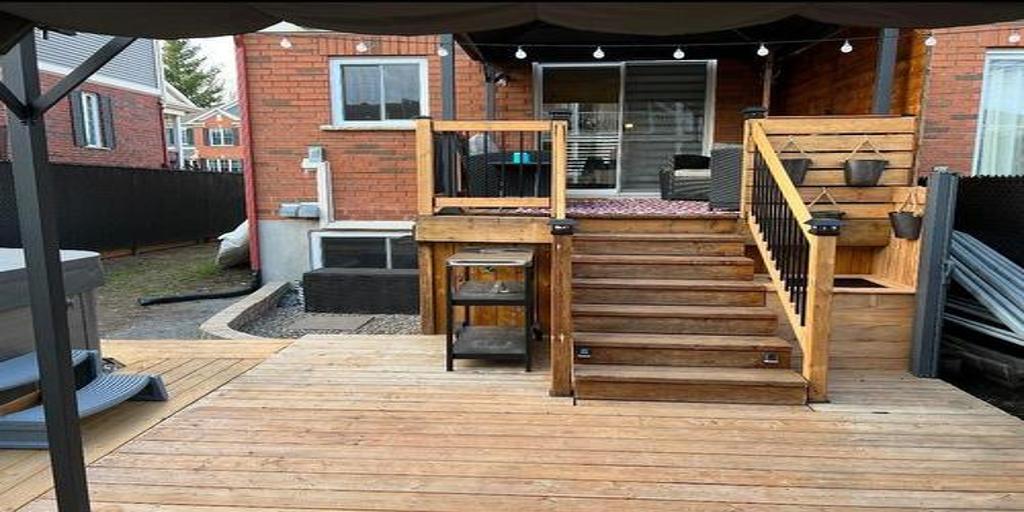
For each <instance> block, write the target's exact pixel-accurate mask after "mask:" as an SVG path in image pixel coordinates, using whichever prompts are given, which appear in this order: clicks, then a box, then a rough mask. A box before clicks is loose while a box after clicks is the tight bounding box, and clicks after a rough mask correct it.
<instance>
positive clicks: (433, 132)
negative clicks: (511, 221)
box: [416, 119, 567, 219]
mask: <svg viewBox="0 0 1024 512" xmlns="http://www.w3.org/2000/svg"><path fill="white" fill-rule="evenodd" d="M566 130H567V125H566V123H565V121H435V120H432V119H419V120H417V121H416V162H417V173H418V174H417V176H418V178H417V180H418V186H417V190H418V191H417V194H418V197H417V211H418V213H419V215H434V214H435V213H437V212H438V211H439V210H441V209H442V208H463V209H501V208H535V209H547V210H548V213H549V215H550V217H551V218H554V219H564V218H565V178H566V152H565V151H566V150H565V147H566V146H565V136H566Z"/></svg>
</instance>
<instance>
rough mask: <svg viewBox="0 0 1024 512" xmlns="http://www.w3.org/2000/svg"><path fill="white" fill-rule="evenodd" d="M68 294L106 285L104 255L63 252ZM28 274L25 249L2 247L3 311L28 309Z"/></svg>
mask: <svg viewBox="0 0 1024 512" xmlns="http://www.w3.org/2000/svg"><path fill="white" fill-rule="evenodd" d="M60 259H61V262H62V264H63V267H64V291H65V293H66V294H67V295H69V296H70V295H76V294H79V293H82V292H84V291H87V290H91V289H93V288H96V287H98V286H101V285H102V284H103V268H102V266H101V265H100V255H99V253H97V252H92V251H72V250H64V251H60ZM28 304H29V299H28V273H27V272H26V271H25V254H24V252H23V251H22V250H21V249H11V248H0V311H6V310H9V309H15V308H20V307H24V306H28Z"/></svg>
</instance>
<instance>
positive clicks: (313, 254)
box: [309, 229, 413, 270]
mask: <svg viewBox="0 0 1024 512" xmlns="http://www.w3.org/2000/svg"><path fill="white" fill-rule="evenodd" d="M412 235H413V233H412V230H411V229H400V230H399V229H396V230H365V231H364V230H359V229H351V230H344V231H340V230H329V231H311V232H310V234H309V237H310V241H309V249H310V250H309V264H310V268H311V269H312V270H316V269H320V268H324V245H323V243H324V242H323V241H324V239H325V238H381V239H384V240H385V242H384V255H385V267H384V269H382V270H392V265H393V264H392V261H391V240H392V239H395V238H403V237H407V236H412Z"/></svg>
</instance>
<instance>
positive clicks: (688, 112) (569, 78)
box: [536, 61, 714, 194]
mask: <svg viewBox="0 0 1024 512" xmlns="http://www.w3.org/2000/svg"><path fill="white" fill-rule="evenodd" d="M536 76H537V77H538V80H537V82H536V88H537V97H538V101H537V104H538V105H537V106H538V110H539V112H540V114H541V117H542V118H545V119H546V118H548V117H549V116H551V115H552V114H556V113H562V114H563V115H565V116H567V118H568V119H569V133H568V137H567V139H568V140H567V143H568V156H569V162H568V176H567V180H566V182H567V185H568V187H569V188H570V190H576V191H578V194H616V193H629V194H650V193H657V191H658V171H659V170H660V169H662V168H663V167H665V166H666V165H669V164H670V163H671V162H672V157H673V155H675V154H679V153H691V154H703V155H707V154H708V151H709V150H710V140H711V125H712V118H713V116H712V112H713V110H714V109H713V104H712V103H713V94H712V93H710V92H709V91H713V90H714V87H713V77H714V63H713V62H707V61H693V62H664V63H662V62H619V63H600V64H543V65H539V66H538V68H537V70H536Z"/></svg>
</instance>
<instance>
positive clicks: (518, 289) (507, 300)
mask: <svg viewBox="0 0 1024 512" xmlns="http://www.w3.org/2000/svg"><path fill="white" fill-rule="evenodd" d="M473 267H488V268H489V267H513V268H521V269H522V276H523V279H522V280H498V281H479V280H472V279H470V275H471V273H470V269H471V268H473ZM456 272H461V274H462V277H463V279H462V283H461V284H457V283H456V279H455V274H456ZM445 279H446V281H447V286H448V320H447V324H448V326H447V345H446V350H445V359H446V361H445V369H446V370H447V371H452V369H453V363H454V361H455V359H486V360H492V361H521V362H522V363H523V365H524V367H525V368H526V371H530V341H531V340H532V339H533V331H534V319H535V310H534V304H535V291H534V290H535V285H534V264H533V251H532V250H529V249H476V250H471V249H466V250H464V251H462V252H459V253H456V254H453V255H452V256H450V257H448V259H447V260H446V264H445ZM473 306H510V307H511V306H519V307H522V308H523V309H524V315H523V325H521V326H511V327H506V326H492V325H487V326H483V325H471V324H470V316H471V315H470V308H472V307H473ZM456 307H464V308H465V311H464V312H465V315H464V320H463V321H462V322H461V324H460V325H459V326H458V327H456V326H455V321H454V313H455V308H456Z"/></svg>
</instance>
